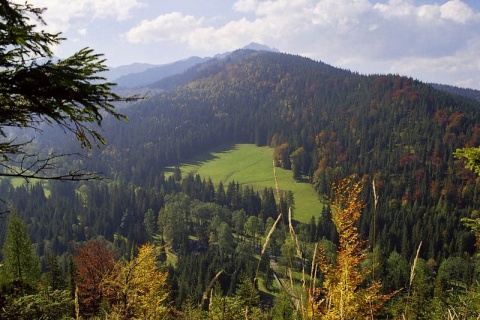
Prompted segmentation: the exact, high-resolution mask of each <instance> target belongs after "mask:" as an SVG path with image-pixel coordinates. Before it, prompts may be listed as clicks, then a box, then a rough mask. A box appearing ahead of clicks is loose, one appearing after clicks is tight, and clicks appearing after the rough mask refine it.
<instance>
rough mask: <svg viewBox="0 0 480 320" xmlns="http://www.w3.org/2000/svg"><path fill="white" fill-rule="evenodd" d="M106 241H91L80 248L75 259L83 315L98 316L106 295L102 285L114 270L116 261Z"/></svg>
mask: <svg viewBox="0 0 480 320" xmlns="http://www.w3.org/2000/svg"><path fill="white" fill-rule="evenodd" d="M114 257H115V256H114V254H113V252H112V250H110V249H109V248H108V245H107V243H106V242H104V241H100V240H91V241H89V242H87V243H86V244H85V245H83V246H81V247H79V248H78V249H77V252H76V253H75V256H74V257H73V260H74V263H75V277H76V279H75V280H76V285H77V288H78V296H79V298H80V307H81V312H82V314H85V315H97V314H98V312H99V311H100V304H101V302H102V299H103V297H104V293H103V291H102V288H101V286H100V284H101V283H102V281H103V279H104V278H105V277H106V276H107V275H108V274H109V273H110V272H111V271H112V270H113V267H114V265H115V259H114Z"/></svg>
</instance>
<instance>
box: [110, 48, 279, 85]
mask: <svg viewBox="0 0 480 320" xmlns="http://www.w3.org/2000/svg"><path fill="white" fill-rule="evenodd" d="M243 49H245V50H253V51H270V52H278V50H277V49H272V48H270V47H268V46H266V45H263V44H259V43H255V42H252V43H250V44H249V45H246V46H245V47H244V48H243ZM230 54H231V52H224V53H221V54H217V55H215V56H214V58H217V59H221V58H224V57H227V56H228V55H230ZM210 59H212V58H210V57H205V58H200V57H190V58H188V59H184V60H179V61H175V62H172V63H168V64H164V65H161V66H156V65H151V64H143V63H134V64H131V65H128V66H121V67H117V68H112V69H110V70H109V71H108V72H107V73H106V77H107V79H109V80H110V81H113V82H115V83H117V85H118V86H119V87H124V88H139V87H146V86H148V85H150V84H152V83H154V82H157V81H160V80H161V79H164V78H167V77H169V76H172V75H176V74H180V73H182V72H184V71H185V70H187V69H188V68H190V67H192V66H194V65H196V64H199V63H202V62H205V61H208V60H210Z"/></svg>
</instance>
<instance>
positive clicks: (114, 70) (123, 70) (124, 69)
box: [103, 63, 157, 82]
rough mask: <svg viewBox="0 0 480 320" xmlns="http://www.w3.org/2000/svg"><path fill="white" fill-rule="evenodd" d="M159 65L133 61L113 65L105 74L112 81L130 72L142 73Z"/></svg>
mask: <svg viewBox="0 0 480 320" xmlns="http://www.w3.org/2000/svg"><path fill="white" fill-rule="evenodd" d="M154 67H157V66H156V65H154V64H149V63H132V64H129V65H125V66H119V67H111V68H109V69H108V71H106V72H104V74H103V76H104V77H105V78H106V79H107V80H108V81H111V82H114V81H115V80H116V79H118V78H120V77H123V76H125V75H128V74H132V73H133V74H136V73H141V72H143V71H145V70H148V69H150V68H154Z"/></svg>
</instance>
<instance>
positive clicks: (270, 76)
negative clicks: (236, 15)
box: [0, 50, 480, 316]
mask: <svg viewBox="0 0 480 320" xmlns="http://www.w3.org/2000/svg"><path fill="white" fill-rule="evenodd" d="M151 88H152V91H153V92H157V90H158V91H161V92H162V93H161V94H159V95H155V96H153V97H151V98H149V99H146V100H144V101H141V102H138V103H135V104H133V105H131V106H129V107H127V108H125V109H122V111H124V113H125V115H126V116H127V117H128V118H129V121H128V122H117V121H115V120H113V119H105V122H104V126H103V132H102V134H103V135H104V137H105V139H106V140H107V142H108V144H107V146H105V147H104V148H102V149H93V150H92V154H91V159H93V161H90V162H88V166H89V167H90V169H91V170H95V171H98V172H103V173H104V174H105V176H106V177H108V178H109V179H111V180H107V181H100V182H95V183H80V184H78V185H75V184H69V185H65V184H62V185H61V186H60V185H57V184H53V183H52V184H51V185H50V192H51V193H50V197H49V198H47V197H45V196H44V194H43V192H42V187H41V186H40V185H33V186H23V187H19V188H17V189H14V188H12V186H11V185H9V184H8V183H0V191H1V192H2V194H3V195H5V197H8V198H9V199H11V203H13V204H14V206H16V207H17V209H18V211H19V215H20V216H21V217H22V218H23V219H24V220H27V222H28V223H27V226H28V228H29V231H30V233H31V235H32V238H33V239H34V242H35V243H36V244H37V247H36V248H37V253H38V254H39V255H40V256H45V255H46V253H47V252H48V250H50V249H51V248H53V250H54V251H55V252H57V253H59V254H62V253H64V252H67V251H69V250H70V248H71V246H72V243H78V242H82V241H85V240H88V239H91V238H93V237H95V236H102V237H104V238H105V239H107V240H108V241H110V242H112V243H113V244H114V245H115V246H116V247H117V248H118V250H119V252H121V253H122V254H124V255H126V256H128V255H129V254H131V252H133V251H132V250H131V247H132V246H133V245H134V244H140V243H144V242H146V241H149V240H153V239H158V237H157V238H155V235H156V234H160V235H161V238H162V239H164V238H165V239H166V240H168V241H171V245H172V247H173V250H174V252H175V254H176V255H177V258H178V260H177V262H176V266H175V267H171V270H169V272H170V274H171V279H170V285H171V286H172V296H173V298H172V299H174V300H175V301H176V306H177V307H178V308H181V307H182V306H184V303H185V301H186V300H187V297H193V298H192V299H193V300H194V301H195V303H198V302H199V301H200V299H201V297H202V293H203V292H204V290H205V288H206V287H207V285H208V283H209V282H210V281H211V279H212V278H214V276H215V275H216V274H217V272H218V271H219V270H225V273H226V274H224V275H223V276H221V277H219V282H220V284H221V288H222V290H223V292H224V293H227V292H228V293H229V294H232V293H234V292H235V290H236V286H237V284H238V283H239V282H240V275H239V273H240V271H239V273H236V272H237V271H238V270H241V271H242V272H245V274H247V275H248V276H249V277H251V278H253V276H254V275H255V268H256V265H257V262H256V261H255V259H254V258H252V257H253V256H254V253H258V248H259V247H260V244H259V242H258V241H259V239H260V237H262V236H264V233H265V230H264V229H263V230H262V231H258V232H257V231H255V230H254V229H252V230H254V231H251V232H250V231H247V230H250V229H249V228H250V227H251V226H252V225H253V222H252V223H251V224H248V226H249V227H248V228H247V218H248V220H252V221H253V220H255V219H258V220H259V221H260V222H259V224H260V225H265V226H270V227H271V226H272V224H273V219H275V218H276V216H277V214H278V212H287V211H288V210H287V209H286V208H287V207H288V205H289V204H292V203H293V202H294V201H293V200H292V199H290V198H289V196H288V195H282V196H283V197H284V198H282V199H281V200H278V199H275V196H274V193H273V191H272V190H267V189H266V190H265V191H264V192H260V193H259V192H255V191H253V190H252V189H251V188H249V187H248V186H240V185H238V183H237V184H235V183H231V184H229V185H228V186H223V185H219V186H214V185H213V184H212V182H211V181H209V180H208V177H199V176H196V177H193V176H187V177H183V179H181V175H180V173H178V172H176V173H175V174H174V175H173V176H171V177H170V178H168V179H166V178H165V176H164V174H163V171H164V169H165V167H166V166H168V165H175V164H178V163H179V162H181V161H185V160H188V159H190V158H191V157H193V156H194V155H196V154H198V153H201V152H204V151H206V150H209V149H210V148H213V147H217V146H220V145H226V144H233V143H254V144H256V145H259V146H265V145H267V146H271V147H272V148H275V152H274V154H275V162H276V164H277V165H278V166H281V167H284V168H287V169H291V170H292V175H293V176H294V177H295V178H296V179H304V180H305V179H308V181H310V182H311V183H312V184H313V185H314V187H315V188H316V190H317V191H318V193H319V195H325V196H326V197H331V196H332V191H331V183H332V182H334V181H337V180H339V179H342V178H345V177H348V176H349V175H350V174H357V175H358V176H360V177H364V178H365V181H366V183H365V188H364V189H363V193H362V199H365V201H366V207H365V209H364V211H363V214H362V216H361V218H360V222H359V230H360V232H361V234H362V236H363V238H365V239H369V240H370V241H371V242H370V243H371V244H373V239H374V238H375V240H376V241H375V244H376V246H377V248H378V249H379V250H378V252H377V254H378V256H379V257H378V259H377V261H380V262H381V267H379V272H378V273H379V274H380V277H382V281H384V284H385V286H384V290H385V291H389V290H390V291H391V290H396V289H400V288H405V287H406V285H407V283H408V273H409V271H410V268H409V266H408V265H407V262H408V263H410V262H411V261H412V260H413V258H414V257H415V254H416V250H417V247H418V245H419V243H420V242H422V247H421V251H420V256H419V257H420V258H422V259H424V260H423V261H424V263H423V265H422V266H423V267H424V269H423V270H424V271H422V272H425V275H426V274H429V278H428V279H429V280H428V281H430V284H429V286H430V287H428V288H430V289H429V290H430V291H428V293H425V296H428V297H429V298H431V297H433V295H434V294H433V289H432V288H433V278H434V276H435V275H436V274H437V273H436V272H437V271H439V273H438V274H440V267H439V266H440V265H442V264H443V262H444V261H448V263H449V264H448V265H447V264H446V263H445V265H446V266H445V269H442V270H443V272H444V273H443V274H442V277H444V278H442V279H443V280H442V281H446V280H445V279H448V277H450V276H451V277H455V279H456V280H458V281H460V282H461V283H462V285H459V286H458V287H461V286H463V284H465V287H468V286H470V285H473V284H474V283H475V279H477V278H478V277H477V274H476V273H475V271H474V270H475V268H474V265H475V260H474V253H475V238H474V236H473V234H472V233H471V232H470V231H469V230H468V229H467V228H466V227H464V226H463V224H462V223H461V222H460V219H461V218H462V217H470V216H473V217H474V216H475V215H477V214H478V211H477V210H478V208H479V207H480V198H479V197H480V185H479V181H477V179H476V177H475V176H474V175H473V174H472V173H471V172H470V171H468V170H466V169H464V166H463V162H462V161H461V160H457V159H455V158H454V157H453V152H454V151H455V150H456V149H457V148H460V147H464V146H469V147H471V146H478V144H479V143H480V112H479V108H480V106H479V104H478V103H476V102H475V101H473V100H471V99H467V98H462V97H459V96H457V95H452V94H449V93H447V92H444V91H440V90H437V89H435V88H433V87H432V86H430V85H427V84H424V83H422V82H419V81H417V80H414V79H411V78H407V77H401V76H397V75H370V76H365V75H360V74H357V73H354V72H350V71H348V70H342V69H338V68H334V67H332V66H329V65H326V64H324V63H322V62H317V61H313V60H310V59H307V58H303V57H299V56H293V55H288V54H281V53H276V52H257V51H250V50H239V51H236V52H233V53H232V54H230V55H228V56H226V57H222V58H219V59H212V60H209V61H208V62H205V63H202V64H199V65H196V66H194V67H192V68H190V69H188V70H187V71H186V72H184V73H182V74H179V75H175V76H172V77H169V78H166V79H163V80H161V81H160V82H157V83H155V84H153V85H151ZM42 138H43V139H45V141H44V145H42V148H43V150H55V149H56V148H59V146H61V150H62V151H63V152H71V151H74V150H71V149H69V148H70V143H69V142H68V141H63V142H62V144H59V143H58V139H57V140H56V142H49V141H55V140H53V139H52V140H50V138H51V136H49V135H48V132H46V133H45V135H44V136H43V137H42ZM45 147H48V148H45ZM74 164H75V165H79V164H81V165H86V164H87V162H85V161H84V160H83V159H75V163H74ZM373 181H374V182H375V188H376V193H377V195H378V197H379V198H378V206H377V207H376V210H375V208H374V199H373V191H372V188H371V186H372V182H373ZM2 182H3V181H2ZM26 196H27V197H28V198H29V201H24V200H23V199H25V197H26ZM178 212H181V213H182V214H178ZM374 212H375V219H374ZM285 220H286V219H284V221H285ZM238 221H240V222H239V223H237V222H238ZM317 221H318V223H317ZM0 223H1V224H3V226H2V227H3V228H4V224H5V223H4V222H0ZM244 226H245V228H244ZM296 227H298V230H297V231H298V234H299V238H300V241H301V242H302V243H304V244H305V248H306V249H305V257H306V259H307V260H308V259H311V258H312V254H313V245H312V243H314V242H317V241H319V240H321V239H322V238H323V237H326V238H327V239H328V240H331V241H332V242H333V243H335V242H336V241H337V239H336V236H335V232H332V231H331V229H332V222H331V221H330V219H329V218H328V210H327V211H325V212H324V214H323V216H322V218H320V219H318V220H316V219H315V218H312V223H310V224H308V225H297V226H296ZM252 228H253V227H252ZM282 228H283V227H278V229H279V230H284V229H282ZM265 229H267V232H268V230H269V228H268V227H265ZM374 230H375V237H374V235H373V232H374ZM232 233H235V234H236V237H233V236H232ZM276 241H277V242H275V241H274V240H272V243H273V244H271V248H270V247H269V248H270V249H269V250H271V252H272V256H274V257H280V263H281V261H282V258H281V257H283V256H284V253H285V252H287V251H288V248H289V247H288V241H286V240H285V235H283V238H282V236H279V237H278V238H277V240H276ZM252 244H253V245H252ZM284 248H287V249H284ZM255 250H257V251H255ZM284 250H286V251H285V252H284ZM333 251H334V250H333ZM246 252H249V253H248V254H246ZM302 255H303V252H302ZM454 258H455V259H457V260H449V259H454ZM64 259H65V260H64V265H67V262H66V261H67V260H66V258H64ZM395 259H397V260H395ZM400 260H401V261H402V263H403V264H402V265H401V268H402V270H401V271H399V270H400V269H394V270H393V269H392V270H393V271H392V270H390V269H389V266H390V267H392V266H391V265H389V266H388V265H387V264H388V263H391V264H392V263H393V264H394V265H400V264H399V263H397V262H395V261H400ZM389 261H390V262H389ZM425 261H428V265H427V264H426V262H425ZM283 263H285V265H288V261H287V262H285V261H284V262H283ZM297 265H300V263H298V264H297ZM263 266H264V268H265V270H266V271H265V277H266V278H268V272H269V271H268V270H270V269H269V266H270V263H269V262H265V263H264V265H263ZM262 270H263V269H262ZM445 270H448V272H454V271H455V272H457V273H455V275H454V276H452V275H450V274H448V275H447V271H445ZM257 271H258V269H257ZM262 272H263V271H262ZM307 272H308V273H309V272H310V270H307ZM227 275H228V276H227ZM425 281H427V280H425ZM439 281H440V280H439ZM448 285H449V283H448V281H447V283H445V282H442V283H440V282H439V284H438V287H439V288H441V290H443V289H444V288H446V287H447V286H448ZM442 286H443V287H442ZM441 290H440V291H441ZM403 297H404V296H403ZM419 301H420V300H419ZM419 305H422V303H420V302H419ZM423 305H424V306H426V305H427V304H423ZM419 308H420V307H419ZM422 312H423V311H422ZM425 312H426V311H425ZM394 314H395V313H394V312H392V315H394ZM396 315H397V316H398V313H397V314H396Z"/></svg>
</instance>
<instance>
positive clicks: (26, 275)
mask: <svg viewBox="0 0 480 320" xmlns="http://www.w3.org/2000/svg"><path fill="white" fill-rule="evenodd" d="M3 257H4V265H3V270H4V272H5V273H6V278H7V279H10V281H11V282H12V283H15V284H16V286H17V288H19V289H20V293H22V294H23V292H24V290H25V289H26V288H28V287H30V288H33V287H35V285H36V284H37V282H38V279H39V275H40V263H39V260H38V257H37V256H36V255H35V252H34V250H33V245H32V242H31V241H30V237H29V235H28V232H27V227H26V225H25V223H24V222H23V221H22V220H21V219H20V218H19V217H18V214H17V212H16V211H12V212H11V213H10V217H9V218H8V222H7V234H6V237H5V243H4V245H3Z"/></svg>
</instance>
